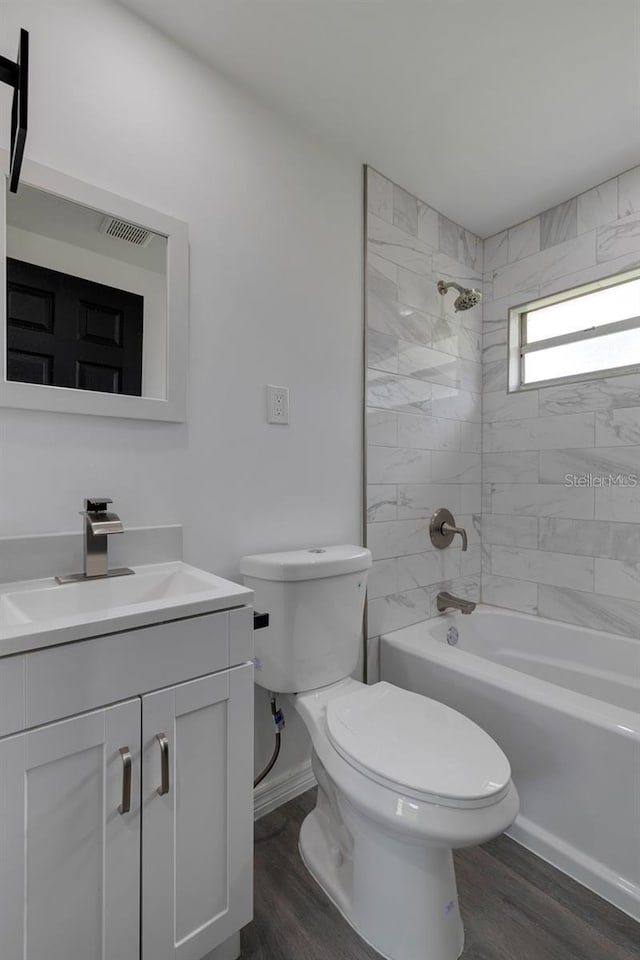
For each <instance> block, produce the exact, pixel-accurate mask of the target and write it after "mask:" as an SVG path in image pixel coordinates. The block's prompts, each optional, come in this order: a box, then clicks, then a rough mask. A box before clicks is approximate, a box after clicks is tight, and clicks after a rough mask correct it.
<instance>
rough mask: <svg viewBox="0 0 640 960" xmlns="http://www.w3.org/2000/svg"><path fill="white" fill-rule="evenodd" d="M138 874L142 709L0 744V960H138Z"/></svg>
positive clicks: (75, 721)
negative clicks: (125, 805)
mask: <svg viewBox="0 0 640 960" xmlns="http://www.w3.org/2000/svg"><path fill="white" fill-rule="evenodd" d="M121 748H123V749H124V748H127V749H128V751H129V752H130V754H131V804H130V810H129V812H123V813H121V812H120V811H119V807H120V805H121V804H122V800H123V785H124V776H123V775H124V773H125V766H126V764H125V760H126V756H123V754H122V753H121ZM139 866H140V700H130V701H128V702H126V703H122V704H119V705H118V706H116V707H110V708H109V709H107V710H99V711H96V712H95V713H89V714H86V715H84V716H81V717H73V718H71V719H70V720H64V721H62V722H61V723H55V724H51V725H50V726H46V727H41V728H40V729H38V730H33V731H30V732H27V733H22V734H19V735H17V736H15V737H10V738H7V739H6V740H2V741H0V957H2V960H25V958H28V960H80V958H82V960H137V958H138V957H139V922H140V906H139V876H140V874H139Z"/></svg>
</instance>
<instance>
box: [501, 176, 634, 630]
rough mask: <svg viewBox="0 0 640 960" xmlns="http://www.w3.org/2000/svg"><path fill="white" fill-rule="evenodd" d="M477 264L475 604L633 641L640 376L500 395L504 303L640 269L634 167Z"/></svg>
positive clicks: (516, 230)
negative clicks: (479, 381)
mask: <svg viewBox="0 0 640 960" xmlns="http://www.w3.org/2000/svg"><path fill="white" fill-rule="evenodd" d="M484 258H485V275H484V281H485V282H484V302H483V316H484V345H483V361H484V363H483V372H484V393H483V447H482V451H483V513H482V545H483V566H482V598H483V600H484V601H485V602H486V603H492V604H497V605H499V606H505V607H510V608H512V609H515V610H524V611H526V612H528V613H537V614H539V615H540V616H543V617H550V618H552V619H554V620H566V621H569V622H570V623H578V624H582V625H584V626H586V627H593V628H595V629H598V630H604V631H608V632H612V633H621V634H625V635H627V636H631V637H635V638H640V372H638V373H632V374H630V375H625V374H623V375H620V376H614V377H608V378H606V379H600V380H584V381H582V382H580V383H571V384H566V385H562V386H554V387H544V388H542V389H540V390H528V391H522V392H521V393H512V394H507V392H506V364H507V361H506V342H507V314H508V308H509V307H510V306H514V305H516V304H519V303H523V302H526V301H527V300H530V299H532V298H534V297H538V296H546V295H547V294H552V293H557V292H558V291H560V290H566V289H569V288H571V287H575V286H578V285H580V284H583V283H588V282H589V281H590V280H597V279H600V278H602V277H607V276H610V275H612V274H616V273H620V272H623V271H624V270H630V269H632V268H633V267H638V266H640V167H636V168H635V169H633V170H630V171H628V172H627V173H624V174H622V175H621V176H619V177H617V178H615V179H613V180H609V181H607V182H606V183H603V184H601V185H600V186H599V187H596V188H595V189H593V190H589V191H588V192H587V193H583V194H581V195H580V196H579V197H574V198H573V199H572V200H569V201H567V203H563V204H561V205H560V206H558V207H554V208H553V209H551V210H548V211H546V212H545V213H543V214H541V215H540V216H538V217H534V218H533V219H531V220H527V221H526V223H522V224H519V225H518V226H516V227H513V228H512V229H510V230H505V231H503V232H502V233H499V234H497V235H496V236H494V237H490V238H489V239H487V240H485V243H484ZM638 314H640V302H639V303H638ZM639 359H640V358H639V357H638V356H636V357H635V360H636V362H638V360H639ZM630 362H633V361H632V359H631V358H630ZM603 366H606V363H603ZM589 475H591V476H592V477H593V478H597V479H595V481H594V483H595V485H590V486H583V487H579V486H575V485H574V486H568V485H567V483H568V482H569V483H575V481H573V480H572V479H571V480H569V481H567V479H566V478H567V477H570V478H573V477H574V476H576V477H587V478H588V477H589ZM610 475H611V476H612V477H618V475H620V476H621V477H622V478H625V477H626V478H628V479H627V480H626V484H627V485H625V486H622V485H618V486H616V485H614V486H606V485H602V484H603V482H604V483H605V484H606V483H608V480H607V479H605V480H604V481H602V480H600V479H599V478H608V477H609V476H610ZM635 478H637V479H635ZM583 482H584V481H583ZM586 482H587V483H591V481H589V480H587V481H586ZM623 482H625V481H623Z"/></svg>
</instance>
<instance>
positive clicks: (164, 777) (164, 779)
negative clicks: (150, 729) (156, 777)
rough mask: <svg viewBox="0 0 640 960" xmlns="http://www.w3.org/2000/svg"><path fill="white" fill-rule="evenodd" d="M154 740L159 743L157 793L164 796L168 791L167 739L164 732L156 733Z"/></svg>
mask: <svg viewBox="0 0 640 960" xmlns="http://www.w3.org/2000/svg"><path fill="white" fill-rule="evenodd" d="M156 740H157V741H158V743H159V744H160V786H159V787H158V793H159V794H160V796H161V797H162V796H164V794H165V793H169V741H168V740H167V735H166V733H157V734H156Z"/></svg>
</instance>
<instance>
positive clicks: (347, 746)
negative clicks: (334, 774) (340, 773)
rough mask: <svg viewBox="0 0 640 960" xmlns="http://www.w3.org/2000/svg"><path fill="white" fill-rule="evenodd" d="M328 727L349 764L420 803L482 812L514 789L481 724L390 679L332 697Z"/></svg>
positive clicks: (502, 758)
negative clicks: (400, 686) (481, 808)
mask: <svg viewBox="0 0 640 960" xmlns="http://www.w3.org/2000/svg"><path fill="white" fill-rule="evenodd" d="M326 728H327V733H328V737H329V740H330V741H331V744H332V746H333V747H334V749H335V750H336V751H337V753H339V754H340V756H341V757H342V758H343V759H344V760H346V762H347V763H348V764H350V766H352V767H354V768H355V769H356V770H358V771H359V772H360V773H361V774H363V775H364V776H365V777H367V778H368V779H369V780H374V781H376V782H377V783H380V784H381V785H382V786H385V787H388V788H390V789H392V790H396V791H398V792H400V793H402V794H403V795H405V796H408V797H412V798H414V799H417V800H423V801H426V802H431V803H435V804H439V805H443V806H449V807H467V808H473V807H484V806H489V805H492V804H494V803H497V802H499V801H500V800H501V799H502V798H503V797H504V796H505V795H506V793H507V792H508V790H509V787H510V780H511V768H510V766H509V761H508V760H507V758H506V757H505V755H504V753H503V752H502V750H501V749H500V747H499V746H498V745H497V743H495V741H494V740H492V739H491V737H490V736H489V735H488V734H487V733H485V732H484V730H482V729H481V728H480V727H479V726H477V724H475V723H473V721H472V720H469V719H468V718H467V717H464V716H463V715H462V714H460V713H458V712H457V711H456V710H452V709H451V708H450V707H447V706H445V704H442V703H438V702H437V701H436V700H431V699H429V698H427V697H423V696H420V695H419V694H415V693H411V692H410V691H408V690H402V689H400V688H399V687H395V686H393V684H390V683H387V682H385V681H381V682H380V683H376V684H373V685H372V686H364V685H358V687H357V689H355V690H354V691H352V692H350V693H345V694H344V695H341V696H337V697H335V698H332V699H331V700H330V701H329V702H328V703H327V710H326Z"/></svg>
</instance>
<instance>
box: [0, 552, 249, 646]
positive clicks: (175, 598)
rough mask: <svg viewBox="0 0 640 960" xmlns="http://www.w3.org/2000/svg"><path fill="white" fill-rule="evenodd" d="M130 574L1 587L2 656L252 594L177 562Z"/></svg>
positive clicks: (214, 607)
mask: <svg viewBox="0 0 640 960" xmlns="http://www.w3.org/2000/svg"><path fill="white" fill-rule="evenodd" d="M133 570H134V575H133V576H127V577H112V578H100V579H96V580H88V581H85V582H80V583H72V584H59V583H57V581H56V580H55V579H54V578H53V577H49V578H46V579H42V580H22V581H20V582H17V583H5V584H0V657H7V656H11V655H14V654H18V653H25V652H27V651H29V650H35V649H38V648H40V647H49V646H53V645H55V644H60V643H70V642H72V641H75V640H87V639H89V638H91V637H97V636H103V635H105V634H110V633H118V632H120V631H123V630H133V629H136V628H138V627H145V626H150V625H151V624H155V623H165V622H167V621H170V620H178V619H182V618H184V617H194V616H200V615H202V614H207V613H215V612H217V611H219V610H226V609H229V608H231V607H242V606H247V605H250V604H252V603H253V591H252V590H249V589H248V588H247V587H244V586H241V585H240V584H237V583H234V582H233V581H231V580H224V579H223V578H222V577H217V576H215V575H214V574H212V573H207V572H206V571H205V570H199V569H198V568H197V567H191V566H189V565H188V564H186V563H182V562H180V561H172V562H170V563H155V564H148V565H145V566H139V567H134V568H133Z"/></svg>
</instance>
